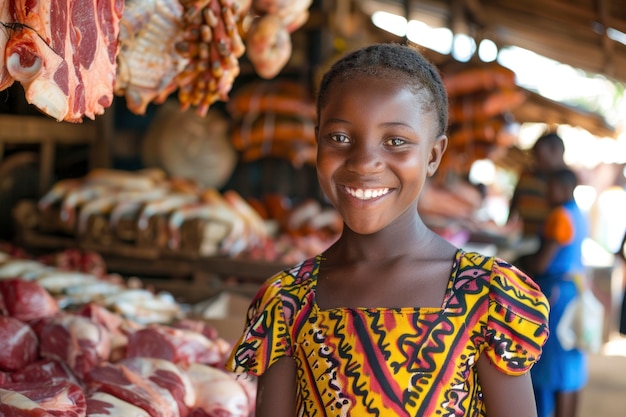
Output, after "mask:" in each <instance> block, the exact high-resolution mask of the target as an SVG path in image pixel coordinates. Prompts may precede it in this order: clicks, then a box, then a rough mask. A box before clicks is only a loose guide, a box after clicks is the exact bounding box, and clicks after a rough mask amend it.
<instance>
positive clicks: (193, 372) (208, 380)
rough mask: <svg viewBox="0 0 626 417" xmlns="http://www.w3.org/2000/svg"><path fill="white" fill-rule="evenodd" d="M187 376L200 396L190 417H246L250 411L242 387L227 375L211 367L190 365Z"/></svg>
mask: <svg viewBox="0 0 626 417" xmlns="http://www.w3.org/2000/svg"><path fill="white" fill-rule="evenodd" d="M187 375H189V379H191V383H192V384H193V386H194V387H195V389H196V392H198V393H199V394H200V395H198V401H197V402H196V405H195V407H194V408H193V409H192V411H191V414H190V416H191V417H209V416H220V417H247V416H248V415H250V413H251V410H250V406H249V402H248V396H247V394H246V392H245V390H244V389H243V387H242V386H241V385H240V384H239V383H238V382H237V381H236V380H235V377H234V376H233V375H232V374H229V373H227V372H225V371H222V370H220V369H217V368H214V367H212V366H207V365H201V364H192V365H190V366H189V367H188V368H187Z"/></svg>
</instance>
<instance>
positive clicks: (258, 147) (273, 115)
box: [227, 80, 316, 167]
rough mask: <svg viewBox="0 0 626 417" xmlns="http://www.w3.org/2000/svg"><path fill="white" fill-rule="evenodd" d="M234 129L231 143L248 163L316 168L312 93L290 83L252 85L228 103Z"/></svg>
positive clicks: (280, 81) (283, 81)
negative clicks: (265, 160) (284, 162)
mask: <svg viewBox="0 0 626 417" xmlns="http://www.w3.org/2000/svg"><path fill="white" fill-rule="evenodd" d="M227 110H228V112H229V114H230V115H231V117H232V118H233V120H234V121H235V127H234V128H233V132H232V142H233V145H234V147H235V149H237V150H238V151H239V152H241V158H242V160H243V161H245V162H249V161H255V160H257V159H261V158H268V157H275V158H283V159H287V160H289V161H290V162H291V163H292V164H293V165H294V166H296V167H300V166H302V165H303V164H314V163H315V157H316V144H315V117H316V110H315V103H314V101H313V99H312V97H311V94H310V91H309V90H308V89H307V88H306V87H305V86H303V85H301V84H298V83H296V82H294V81H290V80H275V81H272V82H253V83H249V84H247V85H245V86H243V87H242V88H240V89H239V90H238V91H237V92H236V93H235V94H233V97H232V98H231V99H230V101H229V102H228V103H227Z"/></svg>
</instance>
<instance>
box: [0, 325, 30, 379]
mask: <svg viewBox="0 0 626 417" xmlns="http://www.w3.org/2000/svg"><path fill="white" fill-rule="evenodd" d="M38 346H39V341H38V340H37V335H36V334H35V332H34V331H33V330H32V329H31V328H30V326H29V325H27V324H26V323H24V322H22V321H20V320H18V319H16V318H13V317H0V370H4V371H15V370H18V369H21V368H23V367H24V366H26V365H28V364H29V363H32V362H34V361H35V359H37V348H38Z"/></svg>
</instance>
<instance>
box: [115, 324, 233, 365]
mask: <svg viewBox="0 0 626 417" xmlns="http://www.w3.org/2000/svg"><path fill="white" fill-rule="evenodd" d="M126 356H127V357H129V358H133V357H146V358H159V359H165V360H168V361H170V362H174V363H176V364H190V363H204V364H209V365H214V364H218V363H221V362H222V360H223V357H222V354H221V352H220V349H219V346H218V345H217V344H216V343H214V342H212V341H211V340H209V339H207V338H206V337H205V336H204V335H202V334H200V333H196V332H194V331H191V330H185V329H175V328H173V327H168V326H162V325H151V326H149V327H146V328H145V329H141V330H138V331H136V332H134V333H133V334H132V335H130V337H129V338H128V347H127V349H126Z"/></svg>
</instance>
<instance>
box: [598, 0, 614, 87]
mask: <svg viewBox="0 0 626 417" xmlns="http://www.w3.org/2000/svg"><path fill="white" fill-rule="evenodd" d="M597 5H598V16H599V20H600V24H601V25H602V28H603V33H602V35H601V36H602V50H603V51H604V63H603V65H602V66H603V68H604V70H603V71H602V72H604V73H605V74H607V75H608V76H609V77H612V76H614V74H615V64H614V61H613V52H614V48H613V45H614V44H615V41H613V40H611V39H610V38H609V37H608V35H607V33H606V29H607V22H608V20H609V17H610V16H609V0H598V2H597Z"/></svg>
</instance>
